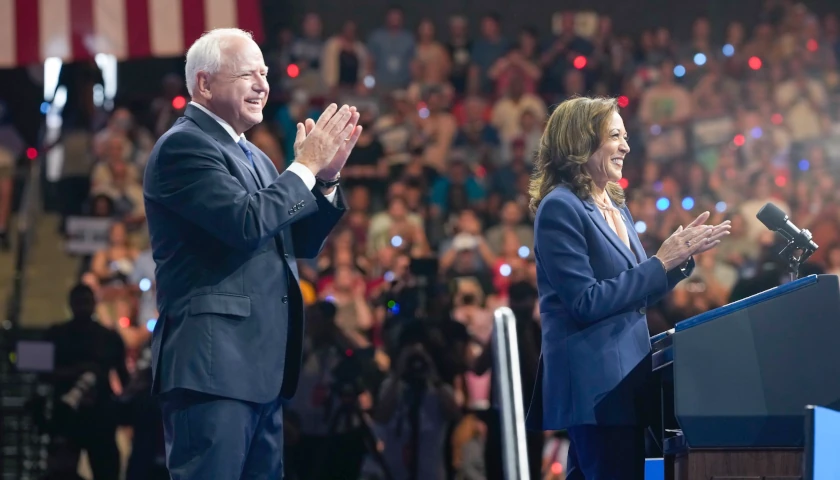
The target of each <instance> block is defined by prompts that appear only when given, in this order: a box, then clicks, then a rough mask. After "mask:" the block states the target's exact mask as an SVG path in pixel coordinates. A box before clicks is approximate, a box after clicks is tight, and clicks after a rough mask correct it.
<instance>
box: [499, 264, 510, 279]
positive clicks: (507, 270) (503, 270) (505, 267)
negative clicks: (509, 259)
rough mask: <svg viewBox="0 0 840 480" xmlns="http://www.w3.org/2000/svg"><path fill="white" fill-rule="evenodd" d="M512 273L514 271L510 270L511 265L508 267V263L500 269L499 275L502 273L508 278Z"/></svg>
mask: <svg viewBox="0 0 840 480" xmlns="http://www.w3.org/2000/svg"><path fill="white" fill-rule="evenodd" d="M511 271H512V270H511V268H510V265H508V264H507V263H503V264H502V265H501V266H500V267H499V273H500V274H501V275H502V276H503V277H507V276H508V275H510V272H511Z"/></svg>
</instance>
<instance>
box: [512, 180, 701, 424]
mask: <svg viewBox="0 0 840 480" xmlns="http://www.w3.org/2000/svg"><path fill="white" fill-rule="evenodd" d="M620 210H621V213H622V217H623V219H624V222H625V225H626V226H627V232H628V234H629V237H630V244H631V246H632V251H631V249H629V248H627V246H626V245H625V244H624V243H623V242H622V241H621V239H620V238H619V237H618V235H616V233H615V232H613V230H612V229H611V228H610V227H609V224H607V221H606V220H605V219H604V216H603V214H602V213H601V212H600V210H599V209H598V208H597V207H596V206H595V204H594V203H593V202H592V201H584V200H581V199H580V198H578V197H577V196H576V195H574V194H573V193H572V192H571V191H570V190H569V189H567V188H564V187H562V186H561V187H557V188H555V189H554V190H553V191H552V192H551V193H549V194H548V195H547V196H546V197H545V198H544V199H543V201H542V202H541V203H540V206H539V208H538V210H537V214H536V219H535V223H534V237H535V242H534V243H535V246H534V254H535V256H536V261H537V284H538V288H539V297H540V299H539V302H540V318H541V322H542V354H541V356H540V363H539V367H538V373H537V382H536V386H535V389H534V395H533V397H532V400H531V406H530V409H529V412H528V418H527V424H528V427H529V428H530V429H542V430H560V429H564V428H566V427H570V426H575V425H587V424H589V425H592V424H595V425H643V424H645V422H646V420H647V418H645V417H646V413H647V412H645V410H646V409H647V407H649V405H648V401H649V398H648V397H647V396H646V395H647V393H648V391H647V386H648V382H649V381H650V377H651V363H650V351H651V348H650V332H649V331H648V326H647V318H646V315H645V312H646V308H647V307H648V305H651V304H652V303H655V302H656V301H658V300H659V299H660V298H661V297H662V296H663V295H664V294H666V293H668V292H669V291H670V290H671V289H672V288H673V287H674V286H675V285H676V284H677V283H678V282H679V281H680V280H682V279H683V278H685V276H686V275H687V274H689V273H690V271H691V269H692V268H693V267H694V264H693V260H691V261H690V262H689V265H688V267H687V268H686V271H685V272H683V271H681V270H680V269H675V270H672V271H670V272H667V273H666V272H665V269H664V268H663V265H662V263H661V262H660V261H659V260H658V259H656V258H650V259H648V258H647V256H646V255H645V252H644V249H643V248H642V244H641V242H640V241H639V237H638V235H637V234H636V229H635V228H634V223H633V218H632V217H631V216H630V211H629V210H628V209H627V207H622V208H621V209H620Z"/></svg>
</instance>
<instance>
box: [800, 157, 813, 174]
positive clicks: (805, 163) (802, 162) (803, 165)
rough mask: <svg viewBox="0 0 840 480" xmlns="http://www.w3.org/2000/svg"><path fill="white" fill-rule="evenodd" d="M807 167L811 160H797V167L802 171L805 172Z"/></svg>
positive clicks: (809, 165) (809, 166)
mask: <svg viewBox="0 0 840 480" xmlns="http://www.w3.org/2000/svg"><path fill="white" fill-rule="evenodd" d="M809 168H811V162H809V161H808V160H806V159H804V158H803V159H802V160H800V161H799V169H800V170H802V171H803V172H807V171H808V169H809Z"/></svg>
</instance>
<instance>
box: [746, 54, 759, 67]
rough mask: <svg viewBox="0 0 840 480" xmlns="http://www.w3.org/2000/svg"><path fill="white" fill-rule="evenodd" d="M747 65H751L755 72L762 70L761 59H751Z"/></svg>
mask: <svg viewBox="0 0 840 480" xmlns="http://www.w3.org/2000/svg"><path fill="white" fill-rule="evenodd" d="M747 65H749V66H750V68H752V69H753V70H758V69H760V68H761V59H760V58H758V57H750V59H749V61H748V62H747Z"/></svg>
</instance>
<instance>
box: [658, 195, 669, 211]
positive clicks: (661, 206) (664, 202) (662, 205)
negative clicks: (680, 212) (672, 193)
mask: <svg viewBox="0 0 840 480" xmlns="http://www.w3.org/2000/svg"><path fill="white" fill-rule="evenodd" d="M670 206H671V201H670V200H668V199H667V198H665V197H660V198H659V200H657V201H656V209H657V210H659V211H660V212H664V211H665V210H668V207H670Z"/></svg>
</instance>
